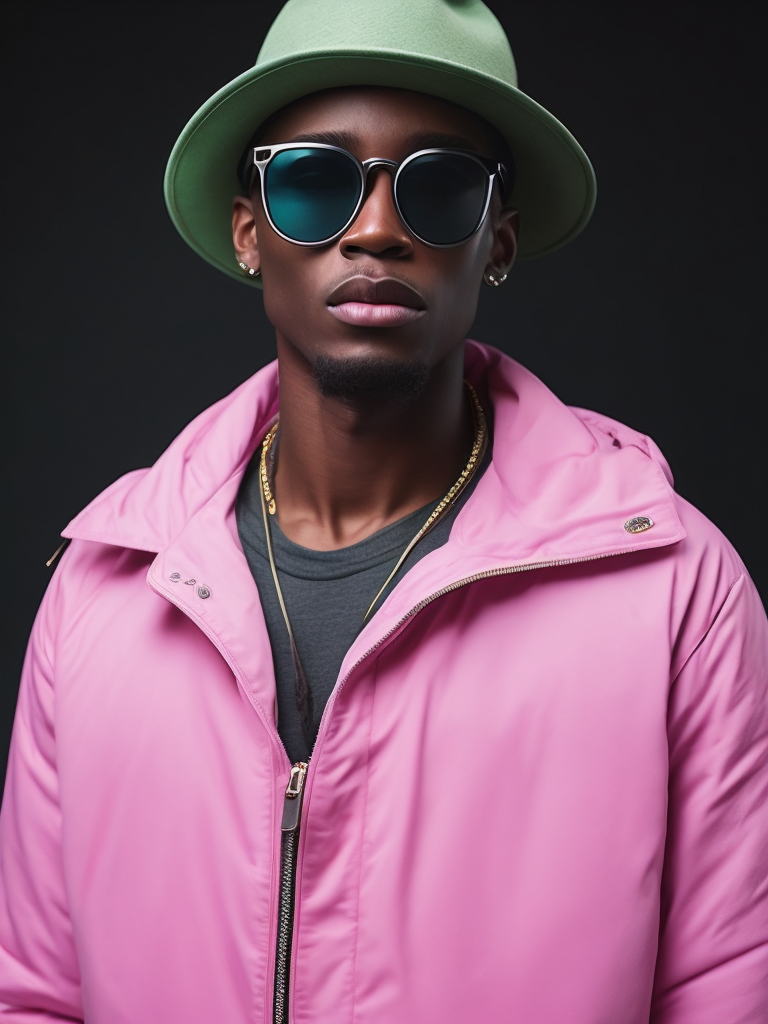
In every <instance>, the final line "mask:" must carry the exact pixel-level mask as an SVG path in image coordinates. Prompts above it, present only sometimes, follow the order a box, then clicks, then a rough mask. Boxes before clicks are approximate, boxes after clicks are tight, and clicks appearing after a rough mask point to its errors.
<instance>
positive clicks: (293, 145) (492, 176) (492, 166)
mask: <svg viewBox="0 0 768 1024" xmlns="http://www.w3.org/2000/svg"><path fill="white" fill-rule="evenodd" d="M288 149H328V150H332V151H334V152H336V153H343V154H344V156H346V157H347V158H348V159H349V160H351V161H352V163H354V164H355V166H356V167H357V170H358V174H359V175H360V195H359V197H358V200H357V203H356V205H355V208H354V210H353V212H352V214H351V216H350V217H349V219H348V220H347V222H346V224H345V225H344V226H343V227H342V228H341V229H340V230H339V231H337V232H336V233H335V234H333V235H329V236H328V238H323V239H321V240H320V241H318V242H301V241H299V240H298V239H296V238H291V236H290V235H286V234H285V233H284V232H283V231H281V230H280V229H279V228H278V226H277V225H276V224H275V222H274V220H273V219H272V214H271V213H270V212H269V204H268V202H267V197H266V189H265V181H266V173H265V172H266V169H267V167H268V165H269V164H270V163H271V161H272V160H273V159H274V157H275V156H277V154H278V153H283V152H285V150H288ZM434 153H445V154H446V155H450V156H462V157H467V158H468V159H470V160H473V161H474V162H475V163H476V164H479V165H480V167H482V168H483V170H484V171H485V173H486V174H487V175H488V184H487V187H486V191H485V201H484V204H483V211H482V213H481V215H480V217H479V218H478V221H477V224H476V226H475V227H474V228H473V229H472V231H470V233H469V234H468V235H465V237H464V238H462V239H460V240H459V241H458V242H430V241H428V240H427V239H426V238H422V236H421V235H419V234H417V233H416V232H415V231H414V230H413V228H412V227H411V225H410V224H409V223H408V221H407V220H406V219H405V217H404V216H403V212H402V210H401V209H400V203H399V202H398V200H397V183H398V181H399V178H400V175H401V174H402V173H403V170H404V169H405V168H406V167H407V166H408V165H409V164H410V163H412V162H413V161H414V160H416V159H417V158H418V157H421V156H430V155H432V154H434ZM250 157H251V166H250V168H249V167H248V166H247V165H246V167H245V174H246V175H247V176H248V182H249V186H248V191H249V192H250V191H251V189H252V188H253V179H254V177H255V175H256V173H258V175H259V181H260V191H261V204H262V206H263V208H264V213H265V214H266V217H267V220H268V221H269V225H270V227H271V228H272V230H273V231H274V232H275V234H277V235H279V236H280V238H284V239H285V240H286V242H292V243H293V244H294V245H302V246H305V247H307V248H317V247H319V246H321V245H328V244H329V243H330V242H335V241H336V239H337V238H341V236H342V235H343V234H344V232H345V231H347V229H348V228H349V227H350V225H352V224H354V222H355V220H356V219H357V217H358V215H359V213H360V210H361V209H362V208H363V205H364V203H365V200H366V197H367V194H368V192H367V186H368V174H369V173H370V172H371V171H372V170H374V169H375V168H377V167H384V168H385V169H386V170H388V171H389V172H390V174H391V175H392V198H393V200H394V203H395V208H396V210H397V214H398V216H399V218H400V220H401V221H402V223H403V224H404V225H405V227H406V228H407V229H408V231H409V232H410V233H411V234H412V235H413V237H414V238H416V239H417V240H418V241H419V242H421V243H422V244H423V245H427V246H429V247H430V248H431V249H455V248H456V247H457V246H459V245H463V244H464V243H465V242H467V241H468V240H469V239H470V238H471V237H472V236H473V235H475V234H477V232H478V231H479V230H480V228H481V227H482V225H483V222H484V221H485V218H486V216H487V214H488V208H489V206H490V205H491V195H492V193H493V186H494V183H495V181H496V179H497V178H498V179H499V184H500V186H501V189H502V192H503V190H504V187H505V183H506V178H507V168H506V167H505V165H504V164H503V163H501V162H499V161H497V160H488V159H486V158H485V157H482V156H478V155H477V153H472V152H469V151H468V150H464V149H440V148H437V149H419V150H417V151H416V152H415V153H411V154H409V155H408V156H407V157H406V158H405V160H401V161H400V163H398V162H397V161H396V160H387V159H385V158H384V157H377V156H374V157H370V158H369V159H368V160H362V161H360V160H358V159H357V157H356V156H355V155H354V153H350V152H349V150H347V149H343V148H342V147H341V146H330V145H328V144H327V143H324V142H282V143H278V144H276V145H272V146H269V145H267V146H255V147H254V148H253V152H252V154H251V155H250ZM249 172H250V173H249Z"/></svg>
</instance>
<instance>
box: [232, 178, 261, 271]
mask: <svg viewBox="0 0 768 1024" xmlns="http://www.w3.org/2000/svg"><path fill="white" fill-rule="evenodd" d="M232 243H233V245H234V247H235V253H236V254H237V258H238V259H239V260H241V261H242V262H243V263H247V264H248V266H249V267H250V268H251V269H252V270H254V271H255V272H256V273H258V272H259V271H260V270H261V259H260V257H259V244H258V240H257V237H256V218H255V216H254V212H253V200H252V199H249V198H248V197H247V196H235V198H234V199H233V200H232Z"/></svg>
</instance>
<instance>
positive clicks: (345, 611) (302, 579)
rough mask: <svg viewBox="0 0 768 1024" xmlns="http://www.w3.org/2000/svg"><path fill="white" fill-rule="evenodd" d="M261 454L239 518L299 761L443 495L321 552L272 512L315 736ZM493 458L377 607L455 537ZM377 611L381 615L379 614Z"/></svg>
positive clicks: (286, 727)
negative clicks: (307, 714)
mask: <svg viewBox="0 0 768 1024" xmlns="http://www.w3.org/2000/svg"><path fill="white" fill-rule="evenodd" d="M259 455H260V451H257V453H256V455H254V457H253V459H252V460H251V463H250V465H249V467H248V470H247V472H246V475H245V477H244V479H243V482H242V484H241V486H240V491H239V494H238V498H237V506H236V518H237V529H238V533H239V535H240V542H241V543H242V545H243V551H244V552H245V557H246V559H247V560H248V565H249V566H250V569H251V572H252V573H253V578H254V580H255V581H256V586H257V587H258V589H259V597H260V598H261V604H262V607H263V609H264V616H265V618H266V622H267V632H268V633H269V640H270V643H271V645H272V657H273V661H274V666H275V679H276V683H277V715H278V719H277V720H278V726H277V727H278V732H279V734H280V738H281V739H282V741H283V744H284V746H285V749H286V751H287V753H288V757H289V758H290V760H291V762H292V763H295V762H296V761H307V760H308V759H309V755H310V753H311V748H312V744H314V741H315V738H316V737H317V730H318V728H319V725H320V719H321V717H322V714H323V710H324V708H325V705H326V703H327V701H328V697H329V696H330V694H331V691H332V690H333V688H334V686H335V684H336V680H337V678H338V675H339V669H340V668H341V663H342V661H343V660H344V655H345V654H346V653H347V651H348V650H349V648H350V647H351V646H352V642H353V641H354V639H355V637H356V636H357V634H358V633H359V632H360V630H361V628H362V625H363V617H364V616H365V613H366V612H367V610H368V607H369V605H370V603H371V601H372V600H373V598H374V597H375V595H376V593H377V592H378V590H379V588H380V587H381V585H382V584H383V583H384V580H385V579H386V578H387V576H388V575H389V573H390V572H391V571H392V570H393V569H394V567H395V565H396V563H397V560H398V559H399V558H400V556H401V555H402V553H403V551H404V550H405V548H406V546H407V544H408V543H409V541H410V540H411V539H412V538H413V536H414V534H415V533H416V532H417V530H418V529H419V528H420V527H421V526H423V525H424V523H425V521H426V519H427V517H428V516H429V514H430V512H431V511H432V509H433V508H434V507H435V505H436V504H437V502H438V501H439V500H440V498H441V497H442V495H439V496H438V497H436V498H435V500H434V501H433V502H430V504H429V505H425V506H424V508H421V509H418V510H417V511H416V512H412V513H411V514H410V515H407V516H405V517H404V518H403V519H399V520H398V521H397V522H395V523H391V524H390V525H389V526H386V527H384V529H383V530H379V531H378V532H377V533H374V534H372V535H371V536H370V537H366V538H365V540H362V541H360V542H359V543H358V544H352V545H350V546H349V547H346V548H339V549H337V550H335V551H313V550H312V549H310V548H305V547H302V546H301V545H300V544H294V543H293V541H291V540H289V539H288V538H287V537H286V536H285V534H284V533H283V532H282V530H281V529H280V524H279V522H278V521H277V516H276V515H275V516H271V517H270V529H271V533H272V547H273V550H274V556H275V565H276V566H277V575H278V579H279V580H280V587H281V589H282V592H283V599H284V601H285V606H286V608H287V610H288V617H289V618H290V621H291V628H292V629H293V635H294V638H295V641H296V647H297V649H298V652H299V656H300V658H301V664H302V667H303V669H304V676H305V679H306V681H307V683H308V686H309V690H310V692H311V695H312V711H313V716H312V718H313V723H312V730H311V735H310V736H309V737H308V738H307V737H306V736H305V734H304V729H303V728H302V722H301V715H300V713H299V709H298V703H297V697H296V669H295V666H294V661H293V654H292V651H291V644H290V640H289V638H288V631H287V629H286V625H285V620H284V619H283V614H282V611H281V609H280V604H279V602H278V599H277V593H276V590H275V583H274V580H273V579H272V571H271V569H270V566H269V555H268V552H267V544H266V538H265V536H264V521H263V517H262V510H261V495H260V487H261V482H260V479H259ZM489 461H490V445H489V446H488V452H487V454H486V457H485V459H484V460H483V463H482V464H481V466H480V467H479V468H478V471H477V472H476V473H475V475H474V477H473V478H472V480H471V481H470V482H469V484H468V485H467V487H466V488H465V489H464V491H463V492H462V493H461V494H460V495H459V497H458V499H457V501H456V504H455V505H454V506H453V508H451V509H449V510H448V511H447V512H445V513H443V516H442V517H441V518H440V519H439V520H438V522H437V524H436V525H435V526H434V527H433V528H432V529H431V530H430V532H429V533H428V534H427V535H426V536H425V537H423V538H422V539H421V540H420V541H419V543H418V544H417V545H416V546H415V548H414V549H413V551H411V553H410V554H409V556H408V558H407V559H406V560H405V562H404V563H403V565H402V566H401V567H400V569H399V570H398V572H397V575H396V576H395V577H394V579H393V580H392V581H391V582H390V584H389V586H388V587H387V589H386V591H385V592H384V593H383V594H382V596H381V597H380V598H379V600H378V602H377V605H376V607H377V608H378V607H380V606H381V603H382V601H383V600H384V598H385V597H386V596H387V594H388V593H389V592H390V590H391V589H392V588H393V587H394V586H395V585H396V583H397V582H398V581H399V580H400V579H402V577H403V576H404V575H405V573H406V572H408V570H409V569H410V568H411V567H412V566H413V565H415V564H416V562H418V560H419V559H420V558H423V557H424V555H426V554H428V553H429V552H430V551H434V550H435V548H438V547H440V546H441V545H442V544H444V543H445V542H446V541H447V540H448V535H449V533H450V530H451V526H452V524H453V521H454V519H455V518H456V515H457V513H458V510H459V509H460V508H461V506H462V505H463V504H464V502H465V501H466V500H467V498H468V497H469V495H470V493H471V492H472V490H473V489H474V487H475V485H476V484H477V481H478V480H479V478H480V476H481V475H482V473H483V471H484V470H485V467H486V465H487V464H488V462H489ZM374 614H375V613H374Z"/></svg>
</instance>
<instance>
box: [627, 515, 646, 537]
mask: <svg viewBox="0 0 768 1024" xmlns="http://www.w3.org/2000/svg"><path fill="white" fill-rule="evenodd" d="M652 526H653V520H652V519H649V517H648V516H635V517H634V518H633V519H628V520H627V521H626V523H624V529H625V530H626V531H627V533H645V531H646V530H650V528H651V527H652Z"/></svg>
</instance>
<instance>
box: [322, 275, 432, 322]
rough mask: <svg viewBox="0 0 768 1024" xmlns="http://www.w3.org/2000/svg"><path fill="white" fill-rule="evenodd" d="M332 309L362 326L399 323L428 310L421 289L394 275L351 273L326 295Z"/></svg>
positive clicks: (328, 305) (341, 317) (327, 302)
mask: <svg viewBox="0 0 768 1024" xmlns="http://www.w3.org/2000/svg"><path fill="white" fill-rule="evenodd" d="M326 305H327V308H328V312H329V313H330V314H331V315H332V316H335V317H336V319H337V320H341V321H342V322H343V323H347V324H356V325H357V326H360V327H399V326H401V325H402V324H406V323H410V321H411V320H416V319H418V318H419V317H420V316H423V314H424V313H425V312H426V308H427V307H426V303H425V302H424V299H423V298H422V297H421V296H420V295H419V293H418V292H417V291H415V290H414V289H413V288H411V287H410V286H409V285H407V284H404V283H403V282H402V281H398V280H396V279H395V278H391V277H381V278H372V277H363V276H358V277H351V278H349V279H348V280H347V281H344V282H343V283H342V284H340V285H339V286H338V287H337V288H334V290H333V291H332V292H331V294H330V295H329V296H328V298H327V299H326Z"/></svg>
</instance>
